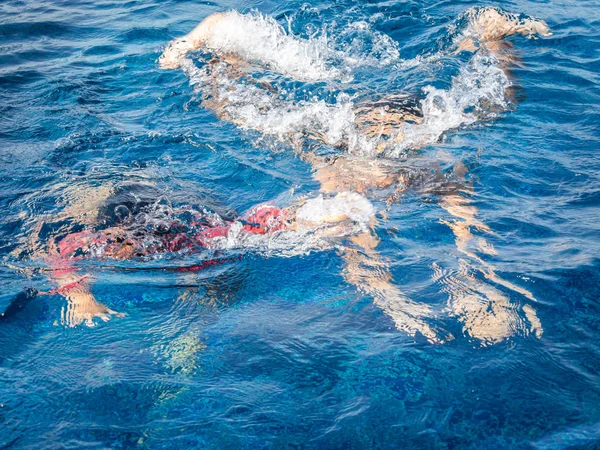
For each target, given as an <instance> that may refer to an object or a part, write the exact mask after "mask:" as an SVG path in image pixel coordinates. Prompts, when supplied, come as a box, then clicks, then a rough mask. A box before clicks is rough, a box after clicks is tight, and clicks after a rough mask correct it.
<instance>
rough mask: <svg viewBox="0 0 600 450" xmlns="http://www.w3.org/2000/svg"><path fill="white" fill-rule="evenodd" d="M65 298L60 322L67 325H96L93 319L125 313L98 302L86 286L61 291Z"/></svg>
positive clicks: (119, 315) (105, 318)
mask: <svg viewBox="0 0 600 450" xmlns="http://www.w3.org/2000/svg"><path fill="white" fill-rule="evenodd" d="M61 294H62V295H63V296H64V297H65V298H66V299H67V306H66V308H65V307H63V308H62V309H61V314H60V316H61V318H60V323H61V325H63V326H67V327H76V326H77V325H80V324H82V323H83V324H85V325H86V326H88V327H93V326H95V325H96V323H95V322H94V319H96V318H99V319H101V320H102V321H104V322H107V321H109V320H110V318H111V317H112V316H114V317H125V314H122V313H119V312H116V311H113V310H112V309H110V308H108V307H106V306H105V305H103V304H102V303H99V302H98V301H97V300H96V299H95V298H94V296H93V295H92V294H91V292H90V291H89V290H88V288H87V286H84V285H78V286H75V287H73V288H71V289H69V290H66V291H65V290H63V291H61Z"/></svg>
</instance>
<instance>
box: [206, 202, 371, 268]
mask: <svg viewBox="0 0 600 450" xmlns="http://www.w3.org/2000/svg"><path fill="white" fill-rule="evenodd" d="M374 216H375V208H374V207H373V205H372V204H371V202H370V201H369V200H367V199H366V198H365V197H363V196H362V195H360V194H357V193H355V192H341V193H339V194H337V195H336V196H335V197H323V196H322V195H320V196H318V197H316V198H312V199H308V200H305V201H304V202H303V203H301V204H300V205H299V206H298V208H297V209H296V211H295V226H294V227H293V228H290V229H283V230H280V231H276V232H274V233H272V234H255V233H248V232H247V231H245V230H244V226H243V224H242V222H235V223H234V224H233V225H232V226H231V227H230V229H229V232H228V234H227V236H224V237H220V238H216V239H215V240H214V242H212V243H211V245H210V248H212V249H219V250H243V251H244V252H247V251H252V252H255V253H258V254H265V255H274V254H275V255H280V256H295V255H300V254H308V253H310V252H313V251H323V250H330V249H333V248H335V247H336V245H338V244H339V243H340V240H342V239H344V238H347V237H350V236H355V235H357V234H359V233H363V232H365V231H366V230H367V229H368V227H369V226H370V223H371V221H372V220H373V218H374Z"/></svg>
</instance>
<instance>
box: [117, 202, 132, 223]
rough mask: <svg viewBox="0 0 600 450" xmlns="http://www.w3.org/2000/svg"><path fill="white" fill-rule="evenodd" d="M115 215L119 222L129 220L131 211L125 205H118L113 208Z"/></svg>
mask: <svg viewBox="0 0 600 450" xmlns="http://www.w3.org/2000/svg"><path fill="white" fill-rule="evenodd" d="M115 217H116V218H117V220H118V221H119V222H126V221H129V220H130V218H131V211H130V210H129V208H128V207H127V206H125V205H119V206H117V207H116V208H115Z"/></svg>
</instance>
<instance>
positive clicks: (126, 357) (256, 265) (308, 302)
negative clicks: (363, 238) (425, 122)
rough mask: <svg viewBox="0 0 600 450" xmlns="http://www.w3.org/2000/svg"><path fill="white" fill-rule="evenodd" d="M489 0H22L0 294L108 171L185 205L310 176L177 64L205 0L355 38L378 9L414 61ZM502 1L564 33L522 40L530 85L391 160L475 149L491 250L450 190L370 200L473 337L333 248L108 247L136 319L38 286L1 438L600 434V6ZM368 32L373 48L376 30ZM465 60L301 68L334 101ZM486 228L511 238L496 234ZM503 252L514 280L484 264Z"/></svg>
mask: <svg viewBox="0 0 600 450" xmlns="http://www.w3.org/2000/svg"><path fill="white" fill-rule="evenodd" d="M482 4H486V3H475V2H471V1H461V2H449V1H442V2H429V1H422V0H420V1H407V2H393V1H381V2H368V3H367V2H364V3H363V2H355V3H353V2H350V1H346V0H341V1H337V2H334V3H332V4H330V3H327V2H321V3H315V4H312V5H311V6H312V7H308V6H307V5H304V6H303V7H302V8H301V9H300V10H299V8H300V7H301V6H302V4H301V3H299V2H295V1H294V2H286V3H285V4H279V3H278V2H270V1H244V2H242V3H239V2H225V1H220V2H217V3H213V2H209V1H207V2H192V1H187V0H166V1H164V2H160V3H159V2H141V1H129V2H122V3H121V2H112V1H94V2H77V1H54V2H39V1H36V2H34V1H30V0H26V1H15V0H7V1H4V2H3V3H2V4H1V5H0V11H1V14H0V37H1V40H0V55H1V58H0V100H1V101H0V143H1V146H2V151H1V153H0V158H1V164H0V192H1V218H0V253H1V256H2V258H3V259H2V261H3V264H2V268H1V269H0V277H1V282H2V293H1V294H0V309H4V308H6V307H7V306H8V305H9V303H10V302H11V300H12V299H13V298H15V296H17V295H18V294H19V293H22V292H23V291H24V290H25V289H27V288H35V289H38V290H42V291H43V290H48V289H51V288H53V287H56V285H55V283H53V281H52V280H51V279H48V278H46V276H45V272H44V271H40V270H39V268H40V267H41V266H42V265H43V264H42V263H41V262H40V261H39V260H38V259H36V258H35V251H34V250H33V249H34V248H36V245H38V246H39V245H43V243H41V244H40V243H39V242H37V243H36V242H35V239H34V238H32V236H33V237H35V236H38V234H36V232H35V230H36V227H37V226H40V224H41V225H42V226H43V225H44V224H54V225H52V226H53V227H54V228H52V227H51V226H50V225H46V227H45V228H42V233H40V234H39V236H38V237H37V238H36V239H38V240H39V239H42V240H43V239H44V238H45V237H47V236H49V235H52V233H55V232H56V229H57V228H59V227H60V226H66V225H65V223H67V222H64V223H63V222H60V221H58V222H57V220H54V219H53V218H56V217H59V216H60V214H61V212H64V211H66V210H68V208H69V207H70V206H71V205H73V204H75V203H78V202H79V203H81V199H82V198H83V203H84V204H85V203H88V204H91V203H93V201H92V199H93V197H94V192H100V191H103V190H104V191H105V190H106V189H110V188H116V187H118V186H122V185H127V184H133V185H135V184H136V183H137V184H144V185H151V186H154V187H155V188H156V190H157V192H160V196H162V197H163V198H164V199H165V201H168V202H171V203H173V204H209V205H210V206H211V207H212V208H213V209H214V210H217V211H219V212H220V213H221V214H223V215H224V216H227V215H229V216H231V217H235V216H236V215H237V214H239V213H241V212H243V211H245V210H247V209H248V208H250V207H252V206H253V205H256V204H257V203H261V202H265V201H271V200H275V201H278V202H279V203H282V202H283V203H285V202H286V201H288V200H289V198H290V192H291V191H292V189H293V196H299V195H307V196H310V195H312V194H313V193H314V192H316V190H317V189H318V183H317V182H316V181H314V180H313V178H312V170H311V167H310V166H309V165H308V164H307V163H305V162H303V161H302V160H301V159H299V158H298V157H297V156H296V155H295V153H294V151H293V150H292V149H291V148H290V147H289V146H286V145H285V143H281V142H279V143H274V142H273V140H269V139H265V138H264V137H262V136H260V135H259V133H257V132H255V131H252V130H244V129H241V128H240V127H238V126H236V125H234V124H232V123H227V122H225V121H222V120H219V118H217V117H216V116H215V114H214V112H212V111H210V110H207V109H206V108H203V107H202V105H201V100H200V94H199V93H198V91H197V90H195V88H194V87H193V86H191V85H190V81H189V78H188V76H187V75H186V74H185V73H184V72H183V71H181V70H174V71H162V70H160V69H159V68H158V64H157V59H158V57H159V55H160V53H161V51H162V50H163V49H164V47H165V46H166V44H167V43H168V42H169V41H170V40H171V39H173V38H175V37H178V36H181V35H183V34H185V33H187V32H188V31H189V30H190V29H192V28H193V27H194V26H195V25H196V23H198V22H199V21H200V20H201V19H203V18H204V17H206V16H207V15H208V14H210V13H212V12H216V11H223V10H227V9H232V8H235V9H237V10H239V11H241V12H248V11H250V10H253V9H255V10H258V11H260V12H261V13H264V14H267V15H269V16H272V17H274V18H275V19H276V20H278V21H279V22H280V23H281V24H283V25H285V26H286V29H287V26H288V25H287V23H288V22H287V18H291V25H290V28H291V30H292V31H293V32H294V33H296V34H298V35H299V36H302V37H308V36H310V35H311V30H319V29H321V28H320V27H322V26H324V25H329V28H328V33H329V35H330V37H331V38H332V40H333V41H336V42H337V44H339V45H343V44H344V43H345V44H347V46H346V47H345V48H346V49H347V51H348V52H350V51H351V48H352V45H351V44H352V42H353V41H352V40H351V39H352V36H350V37H347V38H346V37H345V36H343V35H337V36H336V30H345V29H347V28H345V27H347V24H350V23H355V22H360V21H364V22H366V23H368V24H369V27H371V30H372V31H373V32H378V33H381V35H386V36H389V37H390V38H391V39H392V40H393V41H395V42H397V46H398V49H399V50H400V58H401V59H402V60H403V61H408V60H411V61H415V60H414V58H415V57H417V56H419V55H421V56H427V55H431V54H434V53H435V52H438V51H440V49H442V48H444V46H445V45H447V43H448V40H449V39H450V34H451V31H449V28H448V26H450V25H452V24H454V23H456V20H457V18H458V17H459V16H460V14H461V13H462V12H464V11H465V10H466V9H467V8H469V7H470V6H476V5H482ZM495 5H499V6H501V7H502V8H503V9H505V10H507V11H511V12H515V13H525V14H528V15H530V16H535V17H538V18H541V19H544V20H546V21H547V22H548V24H549V26H550V28H551V29H552V31H553V35H552V36H550V37H545V38H541V39H526V38H524V37H514V38H511V40H512V41H513V42H514V43H515V50H516V51H517V52H518V56H519V57H520V58H521V59H522V61H523V62H522V64H520V65H518V66H517V67H516V68H514V69H513V73H514V75H515V79H516V80H518V84H519V86H520V87H519V95H520V96H521V98H522V101H521V102H520V103H518V104H516V103H515V104H514V105H513V106H512V107H510V108H507V110H506V111H503V112H501V113H499V114H497V117H495V118H494V120H486V121H483V122H480V123H477V124H472V125H467V126H462V127H460V129H457V130H449V131H447V132H445V133H444V135H443V137H442V139H441V140H440V141H438V142H436V143H433V144H430V145H427V146H425V148H423V149H422V150H420V152H419V153H418V155H412V156H411V154H409V155H408V156H406V155H405V157H403V158H397V159H396V160H395V161H396V162H395V163H396V164H407V161H409V160H410V159H411V158H412V157H413V156H414V157H415V158H417V159H419V160H425V161H429V162H428V163H427V164H425V166H426V167H432V166H434V167H437V171H441V173H443V174H444V175H445V176H447V177H451V172H452V167H455V166H456V164H457V163H458V162H460V163H462V164H464V165H465V166H466V168H467V181H465V183H466V184H468V186H470V187H471V190H470V191H469V192H468V193H465V194H464V195H465V197H468V198H469V199H470V201H471V203H470V206H472V207H473V208H475V209H476V211H477V214H476V215H477V220H478V221H479V222H481V223H483V224H485V225H487V227H489V230H490V232H485V231H484V230H482V229H478V228H477V227H471V233H472V234H473V243H475V244H474V245H475V247H474V250H473V252H474V255H471V256H469V255H465V254H464V253H462V252H461V251H460V250H459V248H458V247H457V243H456V237H455V235H454V234H453V232H452V229H451V228H450V227H449V226H447V223H448V222H452V221H453V220H456V218H455V217H452V216H451V214H449V212H448V210H447V209H444V208H441V207H440V205H439V203H440V200H439V198H438V197H437V196H436V194H435V193H432V192H431V190H427V189H423V188H420V187H419V186H417V187H413V188H410V189H408V190H406V191H403V192H402V193H401V194H399V195H398V196H397V198H396V199H395V201H393V202H388V203H386V198H387V197H386V195H384V194H382V193H377V192H375V193H372V194H371V196H370V199H371V201H372V202H373V204H374V205H375V207H376V208H377V209H378V210H380V211H381V210H384V209H385V208H386V207H387V208H388V211H387V214H386V216H385V217H383V216H382V217H380V219H379V221H378V224H377V226H376V233H377V236H378V237H379V239H380V240H381V242H380V244H379V246H378V252H379V254H380V257H381V260H382V261H387V263H386V264H387V266H388V268H389V271H390V272H391V275H392V277H393V283H394V284H395V285H398V286H401V289H402V291H403V292H404V294H405V295H406V296H408V297H409V298H411V299H412V300H413V301H416V302H419V303H422V304H426V305H429V306H430V308H431V310H432V311H434V312H435V314H433V315H432V317H431V319H427V320H428V323H430V324H432V326H435V327H436V329H438V330H443V331H442V332H441V333H442V334H444V335H445V336H453V339H450V338H448V339H447V340H446V342H444V343H438V344H432V343H430V342H428V341H427V339H425V338H424V337H423V336H421V335H420V334H419V333H416V334H415V335H414V336H413V335H410V334H409V333H405V332H403V331H401V330H398V329H397V327H396V326H395V324H394V321H393V320H392V319H391V317H390V316H389V314H386V313H385V312H384V311H382V309H381V308H379V307H378V306H377V305H376V304H375V303H374V301H373V298H372V296H370V295H369V294H368V293H364V291H362V290H361V289H357V287H356V286H354V285H352V284H350V283H348V282H347V281H346V279H345V278H344V277H343V273H344V270H345V267H344V261H343V259H342V258H341V257H340V250H339V249H329V250H325V251H310V252H308V253H305V252H299V253H298V254H295V255H279V254H267V253H260V252H258V253H257V252H251V251H248V252H242V253H243V254H242V258H241V259H239V260H235V261H231V262H228V263H225V264H219V265H216V266H214V267H210V268H208V269H206V270H202V271H197V272H186V273H178V272H174V271H172V270H150V268H151V266H152V267H157V266H160V265H161V264H162V266H160V267H165V266H169V267H171V268H173V267H179V266H186V265H189V264H192V263H193V262H194V261H195V260H194V261H192V259H193V258H191V259H190V258H188V259H186V258H183V257H182V258H179V257H177V256H174V257H173V258H171V259H167V260H166V261H165V260H160V261H154V262H152V261H150V262H148V261H128V262H126V263H123V264H122V265H121V266H119V267H117V268H111V267H110V264H109V265H106V264H102V263H98V262H94V261H90V262H89V264H90V267H91V268H92V272H93V275H94V281H93V285H92V292H93V294H94V296H95V297H96V298H97V299H98V300H99V301H101V302H102V303H103V304H105V305H107V306H108V307H109V308H111V309H113V310H116V311H119V312H121V313H124V314H125V317H122V318H116V317H115V318H112V320H110V321H108V322H102V321H97V322H96V326H95V327H86V326H84V325H79V326H76V327H68V326H64V324H61V309H62V308H64V307H65V301H64V299H63V298H62V297H61V296H59V295H40V296H38V297H37V298H35V299H33V300H31V301H30V302H29V303H28V304H27V305H26V307H25V308H23V310H22V311H20V312H19V313H18V314H17V315H15V316H14V317H13V318H11V319H10V320H5V321H3V322H2V323H0V447H2V448H35V449H38V448H109V447H110V448H186V449H187V448H201V449H229V448H231V449H234V448H235V449H238V448H248V449H255V448H275V449H287V448H332V449H368V448H398V449H412V448H415V449H416V448H432V449H433V448H436V449H437V448H440V449H480V448H485V449H490V448H536V449H566V448H587V449H595V448H600V346H599V345H598V339H597V333H598V332H599V331H600V320H599V317H600V304H599V299H600V288H599V286H600V259H599V258H598V255H600V225H599V224H600V209H599V206H600V176H599V174H600V159H599V158H598V156H597V150H598V148H599V146H600V125H599V124H600V110H599V108H598V104H599V103H600V70H599V69H600V51H599V50H598V48H599V47H600V5H599V4H598V2H597V1H596V0H587V1H583V0H582V1H578V2H573V1H562V0H561V1H553V2H533V1H525V0H516V1H511V2H508V1H506V2H505V1H503V2H497V3H495ZM334 22H335V23H336V26H333V27H331V24H332V23H334ZM340 33H341V32H340ZM344 39H347V40H346V41H344ZM355 44H356V42H355ZM356 45H359V47H360V46H365V48H366V50H365V48H363V47H360V48H359V50H358V51H359V52H367V53H368V52H369V51H370V50H369V45H373V43H372V42H371V41H370V40H369V39H365V40H364V42H358V44H356ZM375 53H376V52H375ZM361 54H363V55H364V54H365V53H361ZM369 54H370V53H369ZM379 56H380V55H379ZM466 64H468V57H466V56H464V55H463V56H460V55H459V56H456V57H455V56H452V55H447V56H445V57H444V58H441V59H439V60H437V61H435V62H433V63H431V64H425V63H423V64H422V65H419V64H416V65H414V64H413V65H406V64H405V65H403V64H402V61H396V62H395V63H392V64H388V65H382V66H381V67H369V66H367V67H362V68H360V67H359V68H357V69H356V70H355V71H354V73H353V74H352V75H353V77H352V80H351V81H348V82H347V83H346V84H345V85H344V84H343V83H342V84H341V85H340V84H339V83H332V84H328V83H320V84H319V83H313V84H310V83H308V84H306V85H302V84H301V83H299V84H298V85H296V86H295V87H294V84H293V83H291V82H288V88H289V87H290V86H292V88H293V89H296V92H297V94H298V95H299V96H303V95H304V96H305V97H307V98H308V97H310V96H311V95H317V96H319V98H326V99H327V98H329V99H331V98H335V95H337V93H339V92H341V91H343V92H349V93H351V94H353V93H357V92H368V93H373V92H379V93H385V92H386V91H398V90H400V91H408V92H412V93H414V94H419V92H420V91H421V90H422V88H423V87H425V86H427V85H433V86H435V87H438V88H439V89H444V88H447V87H448V86H449V85H450V84H451V80H452V79H453V77H455V76H456V74H457V73H458V71H459V69H460V67H463V66H465V65H466ZM302 89H305V90H304V91H303V90H302ZM307 92H308V93H307ZM328 96H329V97H328ZM440 155H442V156H443V157H442V156H440ZM436 164H437V165H436ZM408 167H409V170H410V165H409V166H408ZM415 170H417V169H415ZM432 177H433V175H432ZM422 184H425V185H427V181H425V182H424V183H422ZM86 199H87V200H86ZM71 225H72V224H71ZM479 239H485V241H486V242H487V244H488V245H489V246H493V247H494V249H495V253H494V254H492V252H488V253H485V252H482V251H480V250H478V249H477V246H476V242H477V241H478V240H479ZM465 267H466V268H467V269H465ZM490 267H493V269H494V272H495V273H496V274H497V275H498V277H500V279H501V280H504V281H505V282H506V283H504V284H502V283H499V282H497V280H493V279H490V278H489V277H486V276H485V272H486V268H487V269H489V268H490ZM123 269H128V270H123ZM465 270H466V272H468V273H467V275H465ZM461 277H462V278H461ZM453 279H462V283H463V284H464V283H466V284H467V286H469V285H472V286H477V287H476V288H475V287H474V288H473V289H475V290H476V291H477V292H484V293H487V297H485V296H484V297H482V298H483V299H484V300H481V301H483V304H484V305H485V302H486V301H488V302H491V303H490V304H489V305H488V306H489V307H488V310H487V313H485V312H484V313H482V314H483V316H485V314H488V313H489V315H490V316H491V317H492V319H494V318H498V317H497V314H495V312H494V310H493V309H494V307H493V305H494V303H493V302H494V300H493V299H494V298H496V299H497V298H501V299H503V300H501V301H505V302H506V305H507V306H505V308H504V310H506V311H508V316H509V317H510V318H512V319H511V320H512V322H511V324H509V325H508V328H509V331H511V332H510V333H506V335H502V336H500V337H499V338H495V339H490V338H489V337H488V338H486V337H485V336H487V334H489V333H487V332H488V331H489V329H490V328H489V327H493V326H494V323H492V322H493V320H492V322H490V323H487V324H486V323H484V324H483V325H481V324H479V325H477V326H478V327H479V328H478V329H479V331H474V328H473V327H471V328H469V327H468V326H467V325H468V321H466V319H465V318H464V315H462V316H461V313H460V312H459V311H458V312H457V311H456V310H453V309H452V304H453V303H452V293H451V290H452V286H453V284H452V283H453V282H452V281H451V280H453ZM509 283H510V284H511V285H514V286H517V287H518V288H520V289H521V290H526V291H528V292H530V293H531V295H530V296H528V295H525V294H524V293H523V292H522V291H521V292H519V290H515V289H513V288H511V287H510V286H511V285H508V284H509ZM507 286H508V287H507ZM498 296H499V297H498ZM485 298H487V300H485ZM490 299H491V300H490ZM455 300H456V299H455ZM528 308H529V309H528ZM525 310H529V311H531V310H532V311H535V315H536V316H537V318H538V320H539V323H540V327H541V328H540V329H538V332H537V333H536V332H533V331H532V327H531V325H532V322H531V320H527V319H526V317H525V313H524V311H525ZM484 311H485V308H484ZM498 320H500V322H502V317H500V318H499V319H498ZM466 324H467V325H466ZM486 327H488V328H487V329H486ZM482 328H483V329H484V330H483V331H481V329H482ZM542 330H543V331H542ZM482 333H483V334H482ZM492 334H493V333H492ZM482 336H483V337H482Z"/></svg>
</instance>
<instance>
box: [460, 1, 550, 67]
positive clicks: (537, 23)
mask: <svg viewBox="0 0 600 450" xmlns="http://www.w3.org/2000/svg"><path fill="white" fill-rule="evenodd" d="M465 17H466V18H467V20H468V25H467V28H466V30H465V31H464V32H463V34H462V39H461V40H460V41H459V43H458V45H457V49H456V53H460V52H461V51H468V52H472V53H475V52H476V51H477V50H478V49H479V48H484V49H485V50H486V51H488V52H489V53H491V54H492V55H494V56H496V58H497V59H498V61H499V62H500V64H501V65H502V66H504V67H506V68H508V67H509V66H511V65H514V64H517V63H519V59H518V58H517V57H516V56H515V55H514V52H512V44H511V43H509V42H506V41H505V39H506V38H508V37H510V36H513V35H516V34H519V35H522V36H550V35H551V34H552V33H551V32H550V28H549V27H548V24H546V22H544V21H543V20H539V19H535V18H527V19H523V18H520V17H519V16H517V15H516V14H510V13H507V12H504V11H502V10H500V9H498V8H494V7H483V8H470V9H469V10H467V11H466V12H465Z"/></svg>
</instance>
